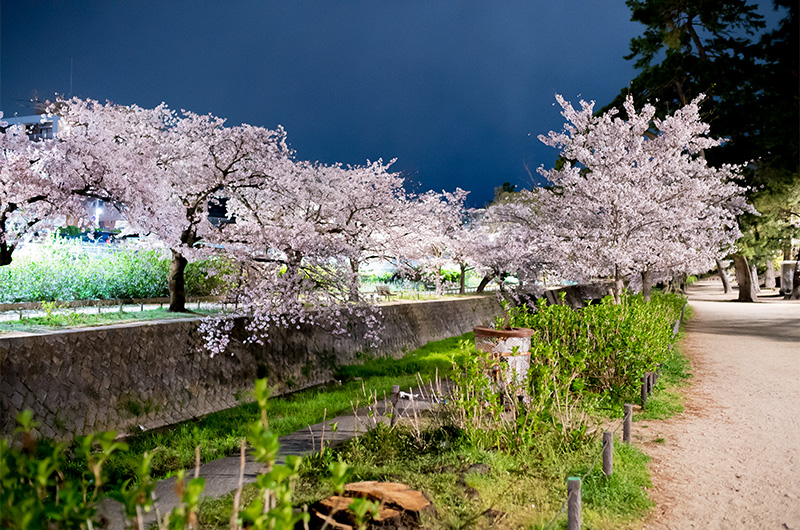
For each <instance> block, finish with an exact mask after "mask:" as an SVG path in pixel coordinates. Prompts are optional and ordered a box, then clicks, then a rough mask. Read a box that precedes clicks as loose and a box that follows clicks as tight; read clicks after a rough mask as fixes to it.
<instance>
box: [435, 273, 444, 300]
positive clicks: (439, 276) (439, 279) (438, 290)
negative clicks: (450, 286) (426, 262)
mask: <svg viewBox="0 0 800 530" xmlns="http://www.w3.org/2000/svg"><path fill="white" fill-rule="evenodd" d="M434 285H435V287H436V296H442V268H441V267H437V269H436V279H435V283H434Z"/></svg>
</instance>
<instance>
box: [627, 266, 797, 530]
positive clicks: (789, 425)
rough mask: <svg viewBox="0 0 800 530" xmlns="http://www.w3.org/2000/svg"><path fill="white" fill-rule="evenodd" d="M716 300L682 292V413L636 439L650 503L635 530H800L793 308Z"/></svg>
mask: <svg viewBox="0 0 800 530" xmlns="http://www.w3.org/2000/svg"><path fill="white" fill-rule="evenodd" d="M721 293H722V288H721V284H720V283H719V282H718V281H713V280H711V281H704V282H701V283H699V284H697V285H696V286H694V288H693V289H692V290H691V291H690V304H691V305H692V307H693V308H694V318H693V319H692V320H691V321H690V322H689V324H688V326H687V337H686V340H685V341H684V351H685V352H686V354H687V355H688V356H689V358H690V359H691V362H692V367H693V374H694V379H693V382H692V385H691V387H690V388H689V389H688V390H687V397H688V399H687V410H686V413H685V414H683V415H681V416H679V417H676V418H673V419H670V420H667V421H663V422H658V421H651V422H647V423H644V425H647V426H648V428H647V429H644V428H641V429H638V430H639V433H640V442H641V443H642V445H643V446H644V449H645V451H646V452H647V453H648V454H650V455H651V456H652V459H653V461H652V464H651V472H652V474H653V490H652V498H653V500H654V501H655V502H656V503H657V508H656V510H655V511H654V513H653V515H652V517H651V518H650V519H649V520H648V522H647V524H646V525H645V527H646V528H654V529H655V528H669V529H676V530H677V529H681V530H682V529H687V528H703V529H716V528H719V529H735V528H748V529H749V528H777V529H800V302H786V301H783V300H780V299H778V297H777V296H776V295H774V294H773V293H771V292H769V291H768V292H766V293H765V294H764V297H763V299H762V303H758V304H742V303H737V302H733V301H731V300H733V299H734V298H735V296H736V293H735V292H734V293H732V294H729V295H722V294H721ZM635 429H636V428H635ZM659 438H661V439H663V440H659ZM656 440H658V441H656Z"/></svg>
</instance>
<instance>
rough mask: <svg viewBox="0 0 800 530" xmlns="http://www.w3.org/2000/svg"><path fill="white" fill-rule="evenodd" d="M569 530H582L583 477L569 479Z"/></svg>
mask: <svg viewBox="0 0 800 530" xmlns="http://www.w3.org/2000/svg"><path fill="white" fill-rule="evenodd" d="M567 530H581V479H580V478H579V477H569V478H568V479H567Z"/></svg>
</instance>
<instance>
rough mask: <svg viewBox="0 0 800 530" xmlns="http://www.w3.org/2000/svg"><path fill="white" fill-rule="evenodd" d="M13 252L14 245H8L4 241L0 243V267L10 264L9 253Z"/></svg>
mask: <svg viewBox="0 0 800 530" xmlns="http://www.w3.org/2000/svg"><path fill="white" fill-rule="evenodd" d="M13 253H14V245H9V244H7V243H6V242H5V241H3V242H2V243H0V267H5V266H6V265H11V255H12V254H13Z"/></svg>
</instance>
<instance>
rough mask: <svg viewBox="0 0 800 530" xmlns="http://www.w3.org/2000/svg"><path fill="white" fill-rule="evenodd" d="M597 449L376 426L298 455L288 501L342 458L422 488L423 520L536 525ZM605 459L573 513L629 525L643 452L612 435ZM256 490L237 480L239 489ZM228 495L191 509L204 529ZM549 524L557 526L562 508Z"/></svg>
mask: <svg viewBox="0 0 800 530" xmlns="http://www.w3.org/2000/svg"><path fill="white" fill-rule="evenodd" d="M600 450H601V445H600V443H599V442H595V441H588V442H586V443H582V444H578V445H565V444H564V442H563V440H562V439H561V438H560V437H558V436H555V435H553V434H544V435H542V436H541V437H539V438H537V439H536V440H534V441H533V442H531V443H530V444H528V445H525V446H521V447H517V448H515V449H514V450H513V451H502V452H495V451H485V450H481V449H478V448H476V447H474V446H471V445H470V444H469V443H468V441H467V440H466V438H465V437H464V436H463V433H461V432H459V431H458V430H453V429H432V430H429V431H425V432H423V433H422V435H421V436H419V435H417V434H415V433H414V432H413V431H412V430H410V429H408V428H406V427H400V428H395V429H388V428H378V429H376V430H373V431H370V432H368V433H366V434H365V435H363V436H361V437H360V438H358V439H355V440H351V441H350V442H348V443H346V444H344V445H342V446H340V447H339V448H336V449H334V450H332V451H328V452H327V454H326V455H325V456H323V457H319V456H318V455H317V456H316V457H315V458H308V459H306V460H305V461H304V463H303V467H302V469H301V477H300V480H299V481H298V483H297V486H296V490H295V496H294V503H295V506H303V505H310V504H313V503H314V502H315V501H317V500H319V499H322V498H325V497H327V496H329V495H332V494H333V489H332V487H331V485H330V482H329V480H328V478H327V477H328V476H329V472H328V470H327V465H328V464H329V463H330V462H332V461H336V460H341V461H343V462H345V463H347V464H348V465H350V466H351V468H352V470H353V475H352V476H351V477H350V481H359V480H383V481H393V482H402V483H404V484H408V485H409V486H410V487H412V488H414V489H418V490H421V491H423V492H424V493H425V494H426V495H428V496H429V498H430V499H431V501H432V502H433V504H434V506H435V507H436V515H435V516H433V517H432V518H428V519H427V520H424V521H423V527H424V528H431V529H444V528H545V527H546V525H547V524H548V523H549V522H550V521H552V520H553V519H554V518H556V515H557V514H558V513H559V510H560V508H561V504H562V501H563V500H564V497H565V495H566V482H565V477H567V476H571V475H579V476H582V475H583V474H585V473H586V472H587V471H588V470H589V465H590V464H591V463H592V461H593V460H594V457H595V456H596V454H598V452H599V451H600ZM614 458H615V461H614V463H615V467H614V474H613V475H612V476H611V477H605V476H604V475H603V473H602V470H601V469H600V467H598V466H599V465H600V464H597V465H596V466H595V468H594V469H593V470H592V472H591V473H590V474H589V475H588V476H587V477H586V479H585V481H584V483H583V520H584V523H585V524H586V527H587V528H604V529H608V528H628V527H631V526H635V522H636V521H637V520H639V519H640V518H641V517H642V516H643V515H644V514H645V513H646V511H647V510H649V509H650V507H651V506H652V502H651V501H650V500H649V499H648V497H647V493H646V488H647V487H648V486H650V478H649V475H648V473H647V467H646V465H647V462H648V460H649V458H648V457H647V456H646V455H644V454H643V453H642V452H641V451H639V450H638V449H636V448H634V447H630V446H622V444H618V445H617V446H616V448H615V453H614ZM256 495H257V492H256V488H255V486H253V485H251V486H248V487H246V488H245V490H244V494H243V498H244V499H251V498H254V497H255V496H256ZM232 504H233V495H228V496H226V497H223V498H221V499H216V500H213V501H208V502H206V503H205V504H204V505H203V507H202V510H201V513H200V520H201V526H200V528H203V529H205V530H212V529H222V528H227V525H228V521H229V519H230V513H231V508H232ZM556 519H557V520H556V522H555V526H554V527H555V528H564V527H565V526H566V516H564V515H562V516H560V517H558V518H556Z"/></svg>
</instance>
